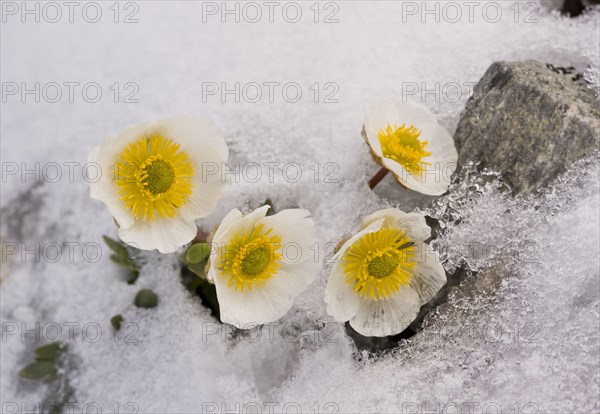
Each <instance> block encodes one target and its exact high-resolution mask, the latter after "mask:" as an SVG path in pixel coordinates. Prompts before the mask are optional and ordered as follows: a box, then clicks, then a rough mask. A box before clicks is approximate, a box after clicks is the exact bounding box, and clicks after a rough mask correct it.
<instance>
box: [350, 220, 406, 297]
mask: <svg viewBox="0 0 600 414" xmlns="http://www.w3.org/2000/svg"><path fill="white" fill-rule="evenodd" d="M414 257H415V247H414V245H413V243H412V242H411V241H410V239H409V238H408V237H407V236H406V234H405V233H404V232H403V231H402V230H399V229H397V228H394V227H384V228H382V229H381V230H379V231H376V232H374V233H367V234H365V235H364V236H362V237H361V238H359V239H358V240H357V241H356V242H354V243H353V244H352V246H350V247H349V248H348V250H346V252H345V253H344V256H343V257H342V265H343V269H344V273H345V274H346V278H345V281H346V283H347V284H349V285H350V286H352V288H353V289H354V291H355V292H356V293H357V294H358V295H359V296H361V297H363V298H367V299H371V300H387V299H388V298H390V297H393V296H394V295H395V294H396V293H397V292H398V291H399V290H400V289H401V288H402V287H403V286H407V285H408V284H409V282H410V280H411V279H412V277H413V276H412V271H413V269H414V268H415V266H416V262H415V260H414Z"/></svg>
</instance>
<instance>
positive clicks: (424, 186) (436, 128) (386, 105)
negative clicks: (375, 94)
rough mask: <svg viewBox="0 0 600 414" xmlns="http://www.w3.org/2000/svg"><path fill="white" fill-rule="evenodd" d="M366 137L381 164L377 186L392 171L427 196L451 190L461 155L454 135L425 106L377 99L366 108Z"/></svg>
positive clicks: (401, 181)
mask: <svg viewBox="0 0 600 414" xmlns="http://www.w3.org/2000/svg"><path fill="white" fill-rule="evenodd" d="M363 137H364V139H365V141H366V142H367V144H368V145H369V147H370V148H371V153H372V155H373V157H374V158H375V160H376V161H377V162H378V163H379V164H381V165H382V167H383V168H382V170H381V171H379V172H378V173H377V174H376V175H375V176H374V177H373V178H372V179H371V180H370V181H369V187H370V188H373V187H375V186H376V185H377V184H378V183H379V181H381V179H383V177H385V175H386V174H387V172H388V171H391V172H392V173H393V174H394V176H395V177H396V179H397V180H398V182H400V184H402V185H403V186H404V187H407V188H409V189H411V190H414V191H418V192H420V193H423V194H428V195H441V194H443V193H444V192H446V190H447V189H448V186H449V184H450V177H451V176H452V174H453V173H454V170H455V169H456V162H457V160H458V154H457V152H456V148H455V147H454V141H453V139H452V136H451V135H450V134H449V133H448V131H446V129H445V128H444V127H442V126H441V125H439V124H438V123H437V121H436V119H435V117H434V116H433V114H432V113H431V111H429V109H428V108H427V107H426V106H425V105H422V104H419V103H416V102H412V101H408V102H402V101H400V100H398V99H392V98H378V99H375V100H373V101H371V102H369V103H368V104H367V105H366V107H365V125H364V128H363Z"/></svg>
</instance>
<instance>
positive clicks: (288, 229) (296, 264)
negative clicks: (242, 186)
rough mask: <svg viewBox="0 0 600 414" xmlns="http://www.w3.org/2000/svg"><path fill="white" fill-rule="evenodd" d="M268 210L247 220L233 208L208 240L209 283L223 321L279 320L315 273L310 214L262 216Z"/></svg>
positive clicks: (258, 211)
mask: <svg viewBox="0 0 600 414" xmlns="http://www.w3.org/2000/svg"><path fill="white" fill-rule="evenodd" d="M268 209H269V206H263V207H260V208H258V209H256V210H254V211H253V212H252V213H250V214H248V215H246V216H242V213H241V212H240V211H239V210H237V209H234V210H231V211H230V212H229V214H227V216H226V217H225V218H224V219H223V221H222V222H221V224H220V225H219V227H218V228H217V230H216V231H215V234H214V236H213V238H212V249H211V250H212V251H211V257H210V266H209V271H208V279H209V280H211V281H213V282H214V283H215V285H216V289H217V298H218V300H219V308H220V311H221V320H222V321H223V322H226V323H229V324H232V325H237V326H238V327H240V328H244V326H243V325H245V326H246V327H250V326H249V325H252V324H263V323H267V322H273V321H276V320H277V319H279V318H281V317H282V316H283V315H285V313H286V312H287V311H288V310H289V309H290V308H291V307H292V305H293V303H294V299H295V297H296V296H298V295H299V294H300V293H301V292H302V291H303V290H304V289H306V287H307V286H308V285H309V284H310V283H312V282H313V280H314V279H315V277H316V276H317V274H318V271H319V267H318V263H317V261H316V260H315V258H314V243H315V242H316V239H315V237H314V228H313V222H312V219H311V218H309V215H310V213H309V212H308V211H307V210H301V209H291V210H283V211H281V212H279V213H277V214H275V215H272V216H266V214H267V210H268ZM311 247H312V249H313V250H311Z"/></svg>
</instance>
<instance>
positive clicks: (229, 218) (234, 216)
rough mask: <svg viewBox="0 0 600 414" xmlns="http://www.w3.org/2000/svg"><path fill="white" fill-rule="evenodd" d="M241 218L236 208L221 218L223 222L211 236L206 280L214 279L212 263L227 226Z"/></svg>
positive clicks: (216, 255) (217, 253)
mask: <svg viewBox="0 0 600 414" xmlns="http://www.w3.org/2000/svg"><path fill="white" fill-rule="evenodd" d="M242 216H243V215H242V212H241V211H240V210H238V209H237V208H234V209H233V210H231V211H230V212H229V213H227V215H226V216H225V217H224V218H223V220H221V224H219V227H217V230H216V231H215V234H213V236H212V240H211V244H212V246H211V251H210V257H209V259H208V261H209V266H208V272H207V275H206V277H207V279H208V280H211V281H212V280H214V278H215V269H214V268H213V265H212V263H213V261H214V260H215V258H216V257H218V255H219V254H221V253H220V251H219V250H218V246H219V245H221V244H222V243H224V241H223V240H222V238H223V234H225V232H226V231H227V229H229V226H231V225H232V224H233V223H235V221H236V220H239V219H240V218H242Z"/></svg>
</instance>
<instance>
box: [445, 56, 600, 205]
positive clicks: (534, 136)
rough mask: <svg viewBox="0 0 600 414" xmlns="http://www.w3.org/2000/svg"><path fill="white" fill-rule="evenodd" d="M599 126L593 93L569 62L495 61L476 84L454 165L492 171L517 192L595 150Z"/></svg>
mask: <svg viewBox="0 0 600 414" xmlns="http://www.w3.org/2000/svg"><path fill="white" fill-rule="evenodd" d="M599 133H600V109H599V105H598V100H597V98H596V96H595V95H594V92H593V91H592V90H591V89H589V88H588V87H587V84H586V83H585V81H584V80H583V79H582V77H581V75H579V74H577V73H575V72H574V71H573V69H572V68H568V69H565V68H560V67H555V66H553V65H550V64H543V63H540V62H536V61H525V62H496V63H494V64H492V65H491V66H490V67H489V68H488V70H487V71H486V72H485V74H484V76H483V78H482V79H481V80H480V81H479V83H478V84H477V86H475V89H474V93H473V96H472V97H471V98H470V99H469V101H468V102H467V105H466V107H465V110H464V111H463V113H462V115H461V117H460V120H459V122H458V126H457V129H456V133H455V135H454V141H455V144H456V147H457V150H458V152H459V159H458V163H459V165H465V164H466V163H467V162H469V161H473V162H478V163H480V166H481V167H488V168H491V169H493V170H496V171H498V172H500V173H501V174H502V178H503V179H504V180H505V181H506V182H507V183H508V184H509V185H510V186H511V187H512V189H513V192H514V193H515V194H518V193H522V194H523V193H529V192H533V191H535V190H537V189H539V188H541V187H544V186H546V185H547V184H548V183H549V182H550V181H551V180H552V179H554V178H556V177H557V176H558V175H559V174H561V173H562V172H564V171H565V170H566V169H567V168H568V167H569V166H571V165H572V164H573V163H574V162H575V161H577V160H579V159H581V158H584V157H586V156H588V155H591V154H592V153H594V152H597V151H598V146H599V145H598V142H599Z"/></svg>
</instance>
